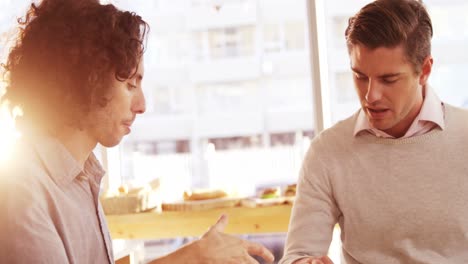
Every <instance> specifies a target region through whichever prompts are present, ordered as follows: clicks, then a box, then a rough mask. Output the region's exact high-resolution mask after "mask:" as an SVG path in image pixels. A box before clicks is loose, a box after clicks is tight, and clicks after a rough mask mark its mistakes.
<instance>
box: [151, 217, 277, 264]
mask: <svg viewBox="0 0 468 264" xmlns="http://www.w3.org/2000/svg"><path fill="white" fill-rule="evenodd" d="M226 225H227V217H226V216H224V215H223V216H221V217H220V219H219V220H218V222H217V223H216V224H215V225H213V226H212V227H211V228H210V229H209V230H208V232H206V233H205V234H204V235H203V236H202V237H201V238H200V239H199V240H196V241H194V242H192V243H190V244H188V245H186V246H184V247H182V248H180V249H179V250H177V251H175V252H173V253H171V254H169V255H166V256H164V257H162V258H160V259H156V260H154V261H153V262H151V264H166V263H167V264H169V263H172V264H178V263H181V264H182V263H194V264H198V263H199V264H202V263H252V264H254V263H258V262H257V261H256V260H255V259H254V258H253V257H252V255H256V256H260V257H262V258H263V259H264V260H266V261H267V262H272V261H273V260H274V257H273V254H271V252H270V251H268V249H266V248H265V247H264V246H262V245H260V244H258V243H253V242H249V241H246V240H242V239H240V238H237V237H235V236H231V235H227V234H224V233H223V230H224V228H225V227H226Z"/></svg>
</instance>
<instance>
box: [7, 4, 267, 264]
mask: <svg viewBox="0 0 468 264" xmlns="http://www.w3.org/2000/svg"><path fill="white" fill-rule="evenodd" d="M19 26H20V33H19V36H18V39H17V41H16V44H15V45H14V47H13V48H12V49H11V51H10V53H9V56H8V60H7V62H6V64H4V65H3V66H4V69H5V77H6V78H7V80H6V81H7V87H6V93H5V94H4V96H3V97H2V98H1V102H2V103H8V105H9V106H10V108H13V107H16V106H19V107H21V109H22V111H23V115H22V116H21V117H19V118H18V119H17V126H18V129H19V130H20V131H21V132H22V135H23V137H22V138H21V140H20V142H19V143H18V145H17V147H16V151H15V153H14V156H13V160H12V162H11V163H10V164H8V167H6V168H3V171H1V173H0V175H1V177H0V179H1V184H0V186H1V188H2V190H1V192H0V194H1V195H2V197H1V198H2V199H0V200H1V207H0V209H1V212H2V213H1V214H0V226H1V228H2V234H1V240H0V242H1V243H0V250H1V251H0V262H2V263H47V264H54V263H57V264H59V263H60V264H63V263H113V262H114V257H113V252H112V243H111V238H110V235H109V232H108V228H107V225H106V221H105V217H104V214H103V211H102V208H101V206H100V203H99V197H98V195H99V189H100V181H101V179H102V177H103V175H104V171H103V169H102V167H101V166H100V164H99V162H98V161H97V160H96V158H95V156H94V155H93V153H92V150H93V149H94V148H95V147H96V145H97V144H98V143H100V144H102V145H103V146H106V147H112V146H115V145H117V144H118V143H119V142H120V141H121V139H122V137H123V136H125V135H127V134H128V133H130V130H131V126H132V123H133V122H134V120H135V118H136V116H137V115H139V114H142V113H144V112H145V99H144V95H143V91H142V87H141V81H142V79H143V75H144V69H143V52H144V45H143V44H144V40H145V36H146V33H147V31H148V25H147V24H146V22H145V21H143V20H142V18H141V17H140V16H138V15H136V14H135V13H131V12H125V11H121V10H118V9H117V8H115V7H114V6H113V5H101V4H99V3H98V2H97V1H93V0H80V1H78V0H43V1H42V2H41V3H40V4H32V5H31V7H30V8H29V11H28V13H27V14H26V16H25V18H24V19H23V20H20V21H19ZM226 223H227V218H226V217H224V216H222V217H221V218H220V219H219V220H218V222H217V223H216V224H215V225H213V226H212V227H211V228H210V229H209V231H208V232H207V233H206V234H205V235H203V236H202V238H201V239H199V240H196V241H194V242H193V243H190V244H188V245H186V246H184V247H183V248H181V249H179V250H177V251H175V252H173V253H171V254H168V255H167V256H164V257H162V258H160V259H157V260H154V262H152V263H155V264H156V263H257V261H256V260H255V259H254V258H253V257H252V256H251V255H258V256H260V257H262V258H264V259H266V260H267V261H272V260H273V256H272V254H271V253H270V252H269V251H268V250H267V249H266V248H265V247H263V246H261V245H259V244H256V243H252V242H248V241H244V240H241V239H239V238H237V237H234V236H230V235H227V234H224V233H223V229H224V226H225V225H226Z"/></svg>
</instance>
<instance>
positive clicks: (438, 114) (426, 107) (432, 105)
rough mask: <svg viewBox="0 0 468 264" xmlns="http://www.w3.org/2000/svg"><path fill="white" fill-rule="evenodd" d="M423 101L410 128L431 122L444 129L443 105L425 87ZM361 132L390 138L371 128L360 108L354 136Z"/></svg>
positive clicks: (429, 88) (428, 88)
mask: <svg viewBox="0 0 468 264" xmlns="http://www.w3.org/2000/svg"><path fill="white" fill-rule="evenodd" d="M423 89H424V101H423V104H422V106H421V111H420V112H419V114H418V116H417V117H416V118H415V120H414V121H413V123H412V124H411V126H414V125H415V124H416V123H417V122H432V123H434V124H436V125H437V126H439V127H440V128H441V129H442V130H444V129H445V115H444V108H443V103H442V101H441V100H440V99H439V97H437V95H436V94H435V93H434V91H433V90H432V88H431V87H430V86H429V85H427V86H425V87H424V88H423ZM362 132H371V133H373V134H375V135H376V136H378V137H391V136H389V135H388V134H387V133H385V132H384V131H381V130H378V129H376V128H374V127H372V126H371V124H370V123H369V120H368V119H367V117H366V114H365V113H364V111H362V108H361V109H360V111H359V114H358V116H357V118H356V123H355V125H354V133H353V135H354V136H357V135H359V134H360V133H362Z"/></svg>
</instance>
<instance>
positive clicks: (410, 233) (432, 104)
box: [280, 0, 468, 264]
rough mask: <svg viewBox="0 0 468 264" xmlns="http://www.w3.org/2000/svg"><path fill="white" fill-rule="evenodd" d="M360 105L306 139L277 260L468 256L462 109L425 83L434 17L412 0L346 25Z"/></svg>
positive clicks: (368, 9) (373, 6) (466, 141)
mask: <svg viewBox="0 0 468 264" xmlns="http://www.w3.org/2000/svg"><path fill="white" fill-rule="evenodd" d="M345 35H346V41H347V46H348V52H349V58H350V62H351V69H352V71H353V79H354V84H355V87H356V91H357V94H358V96H359V99H360V102H361V109H360V110H359V111H358V112H357V113H355V114H354V115H352V116H351V117H349V118H347V119H346V120H343V121H341V122H339V123H337V124H336V125H334V126H333V127H332V128H330V129H327V130H325V131H323V132H322V133H321V134H319V135H318V136H317V137H316V138H315V139H314V140H313V142H312V144H311V146H310V149H309V151H308V153H307V155H306V158H305V160H304V163H303V167H302V170H301V175H300V178H299V182H298V187H297V189H298V193H297V198H296V201H295V203H294V207H293V211H292V216H291V222H290V226H289V232H288V237H287V242H286V246H285V255H284V257H283V259H282V260H281V261H280V263H281V264H289V263H294V264H304V263H317V264H321V263H325V264H329V263H332V261H331V260H330V259H329V258H328V257H327V256H326V255H327V251H328V248H329V245H330V242H331V238H332V232H333V229H334V227H335V225H336V224H337V223H338V224H339V226H340V228H341V241H342V259H343V261H344V263H347V264H356V263H468V250H467V248H468V236H467V234H468V222H467V221H466V219H467V218H468V208H467V207H466V202H467V201H468V192H467V191H466V190H467V189H468V181H467V180H466V177H467V176H468V163H467V162H466V159H465V158H464V155H466V149H467V148H466V146H467V145H468V137H467V136H466V135H467V134H468V122H467V120H468V112H467V111H466V110H463V109H460V108H456V107H454V106H451V105H448V104H445V103H442V102H441V101H440V100H439V99H438V98H437V96H436V95H435V94H434V92H433V91H432V89H431V87H429V86H428V84H427V80H428V78H429V75H430V73H431V70H432V64H433V58H432V56H431V37H432V25H431V20H430V17H429V15H428V13H427V11H426V9H425V7H424V6H423V4H422V3H421V2H419V1H416V0H376V1H374V2H372V3H370V4H368V5H366V6H365V7H363V8H362V9H361V10H360V11H359V12H358V13H357V14H356V15H355V16H353V17H351V18H350V20H349V24H348V27H347V29H346V32H345Z"/></svg>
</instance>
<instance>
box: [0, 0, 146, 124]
mask: <svg viewBox="0 0 468 264" xmlns="http://www.w3.org/2000/svg"><path fill="white" fill-rule="evenodd" d="M18 24H19V29H20V31H19V34H18V37H17V40H16V44H15V45H14V46H13V47H12V49H11V50H10V53H9V55H8V59H7V62H6V64H2V66H3V68H4V77H5V80H6V82H7V85H6V93H5V94H4V95H3V97H2V98H1V100H0V103H5V102H8V106H9V108H10V110H12V109H13V108H14V107H15V106H19V107H21V109H22V111H23V116H22V117H21V119H20V121H21V122H20V123H19V124H21V126H19V129H20V130H21V129H22V126H23V124H24V125H26V126H28V127H33V128H34V129H42V130H43V129H45V130H51V129H57V128H59V127H60V126H62V125H73V126H77V127H79V128H81V126H82V123H81V122H80V121H81V120H82V119H83V116H84V115H86V114H87V113H89V111H90V110H92V109H95V107H104V106H105V105H106V104H107V102H108V100H109V99H110V98H107V97H106V95H107V94H108V92H109V89H110V88H111V87H110V85H109V84H110V82H111V81H112V78H116V79H118V80H120V81H123V80H126V79H128V78H131V77H132V75H133V74H135V73H136V69H137V67H138V64H139V61H140V59H141V56H142V54H143V52H144V40H145V39H146V34H147V32H148V30H149V26H148V24H147V23H146V22H145V21H144V20H143V19H142V18H141V17H140V16H138V15H136V14H135V13H132V12H127V11H121V10H118V9H117V8H116V7H115V6H113V5H110V4H109V5H101V4H99V3H98V1H97V0H43V1H42V2H41V3H40V4H38V5H36V4H31V6H30V8H29V10H28V12H27V14H26V16H25V17H24V18H23V19H18ZM17 123H18V122H17Z"/></svg>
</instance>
